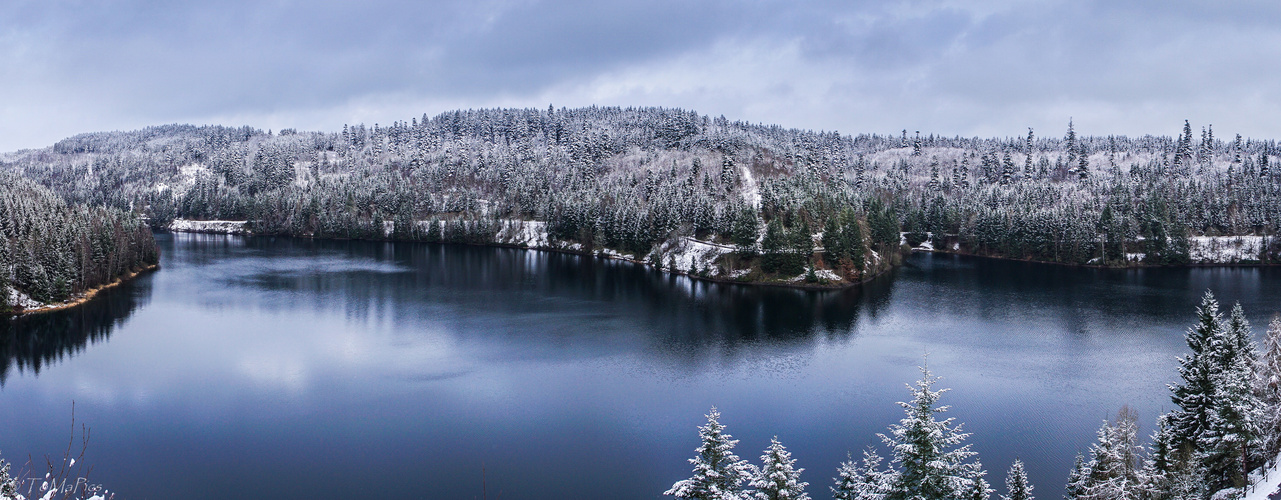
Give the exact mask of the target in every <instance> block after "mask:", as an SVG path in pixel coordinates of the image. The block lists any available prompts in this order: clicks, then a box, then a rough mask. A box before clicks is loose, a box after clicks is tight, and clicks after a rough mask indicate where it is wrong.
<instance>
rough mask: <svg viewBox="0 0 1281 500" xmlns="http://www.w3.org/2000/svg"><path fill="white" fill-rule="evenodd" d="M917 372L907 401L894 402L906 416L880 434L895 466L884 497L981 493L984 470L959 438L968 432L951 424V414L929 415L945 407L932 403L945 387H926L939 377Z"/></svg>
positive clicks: (933, 499) (926, 499) (900, 499)
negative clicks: (888, 431) (934, 388)
mask: <svg viewBox="0 0 1281 500" xmlns="http://www.w3.org/2000/svg"><path fill="white" fill-rule="evenodd" d="M921 374H922V377H921V380H920V381H918V382H917V383H916V386H915V387H912V386H908V390H909V391H911V393H912V401H911V402H900V403H899V405H900V406H902V407H903V409H904V411H905V412H906V413H907V417H906V418H903V419H902V420H900V421H899V423H898V424H895V425H892V426H890V429H889V430H890V434H889V435H885V434H880V437H881V440H882V441H884V442H885V444H886V446H888V447H889V448H890V450H891V452H893V459H892V461H891V463H892V464H895V465H897V466H898V467H899V469H900V471H899V472H898V474H897V475H896V476H895V481H894V483H893V485H892V487H891V488H890V493H889V494H888V495H887V496H886V498H887V499H888V500H909V499H923V500H943V499H958V498H969V497H972V496H974V495H975V494H976V493H982V494H986V492H987V491H988V487H987V483H986V481H984V480H983V478H982V476H983V474H984V473H985V471H983V469H982V467H981V466H980V465H979V464H978V463H977V461H974V462H970V461H969V460H970V459H971V458H973V457H974V456H975V455H976V453H975V452H973V451H970V445H962V444H961V443H963V442H964V441H965V438H966V437H968V436H969V434H966V433H963V432H961V430H960V425H959V424H958V425H956V426H953V424H952V423H953V421H954V419H952V418H947V419H943V420H936V419H935V417H934V416H935V414H936V413H943V412H946V411H947V409H948V407H947V406H938V405H937V403H938V401H939V397H940V396H942V394H943V393H944V392H946V391H947V389H942V390H938V391H934V390H931V389H932V387H933V385H934V384H935V383H936V382H938V380H939V379H938V378H936V377H934V376H933V375H932V374H931V373H930V371H929V370H928V369H926V368H921Z"/></svg>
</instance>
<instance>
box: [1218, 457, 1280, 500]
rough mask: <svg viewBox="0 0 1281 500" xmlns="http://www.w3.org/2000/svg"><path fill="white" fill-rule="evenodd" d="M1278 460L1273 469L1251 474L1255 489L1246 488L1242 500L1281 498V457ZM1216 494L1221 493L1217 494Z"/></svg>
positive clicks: (1272, 499)
mask: <svg viewBox="0 0 1281 500" xmlns="http://www.w3.org/2000/svg"><path fill="white" fill-rule="evenodd" d="M1276 462H1277V465H1273V466H1272V468H1271V469H1269V470H1267V471H1266V472H1264V473H1263V474H1259V471H1255V472H1253V473H1251V474H1250V482H1251V483H1254V486H1253V489H1250V488H1247V489H1246V492H1245V498H1244V499H1242V500H1274V499H1276V498H1281V457H1278V460H1276ZM1230 491H1234V490H1230ZM1219 493H1223V492H1219ZM1215 496H1216V497H1217V496H1219V495H1218V494H1215Z"/></svg>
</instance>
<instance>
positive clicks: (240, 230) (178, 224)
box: [169, 219, 250, 234]
mask: <svg viewBox="0 0 1281 500" xmlns="http://www.w3.org/2000/svg"><path fill="white" fill-rule="evenodd" d="M247 223H248V221H243V220H187V219H174V221H173V222H171V223H169V230H170V231H174V232H178V233H219V234H249V233H250V231H249V229H248V228H246V227H245V225H246V224H247Z"/></svg>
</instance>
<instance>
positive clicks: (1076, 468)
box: [1063, 453, 1090, 500]
mask: <svg viewBox="0 0 1281 500" xmlns="http://www.w3.org/2000/svg"><path fill="white" fill-rule="evenodd" d="M1089 483H1090V464H1089V463H1088V462H1086V461H1085V458H1084V457H1082V456H1081V454H1080V453H1077V454H1076V462H1074V463H1073V464H1072V472H1071V473H1070V474H1068V483H1067V491H1066V493H1065V494H1064V495H1063V498H1064V500H1079V499H1082V498H1085V492H1086V488H1088V487H1089Z"/></svg>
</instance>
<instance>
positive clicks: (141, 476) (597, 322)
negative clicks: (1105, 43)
mask: <svg viewBox="0 0 1281 500" xmlns="http://www.w3.org/2000/svg"><path fill="white" fill-rule="evenodd" d="M157 239H158V242H159V243H160V245H161V251H162V260H161V266H162V267H161V269H160V270H159V271H157V272H154V273H150V274H147V275H145V276H143V277H141V278H139V279H136V280H134V281H132V282H129V283H127V284H124V285H122V286H119V287H116V288H112V289H110V290H108V291H106V292H104V293H102V294H101V295H100V296H99V297H97V298H95V299H94V300H93V301H91V302H89V303H88V304H86V305H85V306H83V307H80V308H76V309H72V310H67V311H61V312H55V313H47V314H41V315H35V316H30V317H25V318H19V319H16V320H11V321H9V323H8V325H7V330H6V331H4V332H0V335H2V337H0V370H2V372H0V373H2V374H3V375H0V377H2V378H0V380H2V381H3V386H2V388H0V456H3V457H4V458H6V459H8V460H10V461H13V462H16V463H17V464H22V463H23V462H26V461H27V457H28V455H30V456H31V457H33V458H34V459H35V462H36V463H39V464H43V463H44V459H43V457H44V456H45V455H49V456H51V457H55V459H56V458H57V457H60V456H61V455H62V452H63V450H65V449H66V447H67V442H68V439H69V438H70V437H71V427H70V424H71V406H72V401H74V402H75V417H76V422H77V426H79V425H80V424H81V423H83V424H85V425H87V426H88V427H89V428H90V429H91V439H90V442H89V447H88V452H87V453H86V455H85V458H84V459H83V460H82V464H83V463H87V464H91V465H92V466H93V471H92V473H91V474H90V480H91V482H96V483H102V484H104V485H106V486H107V487H108V488H109V489H110V490H112V491H114V492H117V493H118V494H120V495H122V496H123V497H124V498H129V499H147V498H152V499H156V498H297V497H313V496H314V497H324V498H332V497H342V496H348V497H358V498H370V497H380V496H385V497H388V498H482V496H485V497H487V498H658V497H660V496H661V493H662V492H663V491H664V490H666V489H667V488H668V487H670V486H671V484H672V483H673V482H675V481H677V480H680V479H683V478H686V477H688V475H689V473H690V465H689V464H688V462H687V459H689V458H690V457H692V456H693V455H694V449H695V448H696V447H697V446H698V444H699V443H698V437H697V431H696V427H697V426H698V425H701V424H703V423H704V422H705V419H704V417H703V415H704V414H705V413H707V411H708V409H709V408H711V407H712V406H713V405H715V406H716V407H717V408H718V409H719V410H720V411H721V413H722V420H721V421H722V423H724V424H725V425H726V426H727V431H728V432H729V433H730V434H733V435H734V437H735V438H737V439H740V440H741V441H740V443H739V445H738V447H737V449H736V451H737V453H738V454H739V456H742V457H744V458H749V459H751V460H752V461H753V462H758V461H759V456H760V455H761V453H762V451H763V450H764V449H765V447H766V446H767V445H768V444H769V440H770V438H771V437H772V436H775V435H777V436H778V437H779V439H780V441H782V443H783V444H784V445H786V446H787V447H788V448H789V449H790V450H791V451H792V453H793V455H794V457H795V458H796V459H797V460H798V463H797V465H798V466H799V467H804V468H805V469H806V470H805V472H804V473H803V475H802V477H803V479H804V480H806V481H808V482H809V483H810V486H809V489H808V491H809V492H810V494H811V495H812V496H814V497H815V498H830V495H829V493H828V486H830V485H831V484H832V478H833V477H834V476H835V472H836V467H837V465H838V463H839V462H840V461H841V460H844V459H845V457H846V454H847V453H852V454H853V455H854V456H855V457H857V456H859V454H860V453H861V450H863V449H864V448H865V447H866V446H868V445H879V444H880V442H879V439H878V438H877V437H876V433H878V432H885V429H886V426H888V425H889V424H891V423H894V422H896V421H897V420H898V419H899V418H902V416H903V413H902V410H901V409H900V408H899V407H898V406H897V405H896V404H895V402H896V401H904V400H906V399H908V398H909V395H908V392H907V389H906V388H905V386H904V384H906V383H908V382H912V381H914V380H916V379H918V378H919V376H920V374H919V371H918V369H917V367H918V366H919V365H922V364H925V363H928V365H929V368H930V369H931V370H932V371H933V372H934V373H935V374H936V375H939V376H941V377H943V379H942V381H941V382H940V384H939V386H942V387H949V388H951V391H950V392H948V393H947V394H945V395H944V397H943V400H942V403H944V404H948V405H951V407H952V410H951V411H950V412H949V413H948V414H947V415H948V416H953V417H956V418H957V420H958V421H959V422H963V423H964V430H965V431H967V432H971V433H972V435H971V437H970V439H969V441H968V442H970V443H972V444H973V449H974V450H975V451H977V452H979V454H980V455H979V456H980V458H981V459H982V461H983V464H984V465H985V466H986V468H987V469H988V471H989V475H988V479H989V481H990V482H991V483H992V484H993V485H994V486H995V487H996V488H997V490H998V492H1004V486H1003V484H1004V483H1003V481H1004V477H1005V471H1006V469H1008V467H1009V465H1010V463H1011V462H1012V461H1013V460H1014V459H1015V458H1016V457H1017V458H1021V459H1023V460H1024V461H1025V462H1026V463H1027V466H1028V470H1029V474H1030V477H1031V479H1032V481H1033V483H1034V484H1035V485H1036V487H1037V490H1036V494H1037V496H1038V497H1043V498H1055V497H1057V496H1059V495H1060V494H1061V492H1062V489H1063V483H1064V482H1065V481H1066V478H1067V474H1068V470H1069V468H1070V466H1071V463H1072V460H1073V458H1074V456H1075V455H1076V453H1077V452H1078V451H1085V450H1086V449H1087V448H1088V446H1089V445H1090V444H1091V443H1092V442H1093V440H1094V435H1095V431H1096V430H1097V429H1098V427H1099V425H1100V423H1101V422H1102V420H1103V419H1105V418H1110V417H1112V416H1113V415H1115V414H1116V412H1117V410H1118V409H1120V407H1121V406H1122V405H1125V404H1128V405H1130V407H1131V408H1133V409H1134V410H1136V413H1137V414H1138V415H1139V418H1140V424H1141V426H1142V428H1141V433H1142V434H1143V435H1144V436H1147V435H1148V434H1149V433H1150V432H1151V430H1152V425H1153V422H1154V421H1155V418H1156V416H1157V415H1158V413H1159V412H1161V411H1165V410H1168V409H1170V407H1171V403H1170V400H1169V395H1168V391H1167V389H1166V384H1167V383H1170V382H1173V381H1174V380H1175V378H1176V377H1177V374H1176V365H1177V363H1176V361H1175V356H1178V355H1181V354H1183V353H1184V352H1185V351H1186V347H1185V345H1184V343H1183V332H1184V330H1185V329H1186V328H1187V327H1188V326H1189V325H1191V324H1192V323H1193V321H1194V312H1193V309H1194V307H1195V306H1196V305H1197V304H1198V303H1199V301H1200V297H1201V295H1202V294H1203V293H1204V292H1205V291H1206V290H1207V289H1211V290H1213V291H1214V292H1215V294H1216V295H1218V297H1219V299H1220V301H1221V302H1222V303H1223V304H1224V310H1225V312H1226V310H1227V309H1228V308H1229V307H1230V305H1231V303H1232V302H1234V301H1240V302H1241V303H1242V304H1243V305H1244V306H1245V307H1246V312H1247V313H1248V315H1249V316H1250V320H1251V321H1252V322H1253V324H1254V326H1255V330H1256V336H1259V335H1261V334H1262V330H1263V328H1264V327H1266V323H1267V321H1268V319H1269V318H1270V317H1271V315H1272V314H1273V313H1274V312H1276V311H1277V310H1278V308H1279V307H1281V303H1278V302H1277V298H1279V297H1281V269H1277V268H1195V269H1138V270H1133V269H1132V270H1100V269H1081V268H1072V267H1062V266H1051V265H1038V264H1028V263H1021V262H1011V261H1000V260H989V259H979V258H968V257H959V256H950V255H931V254H916V255H913V256H912V257H911V258H909V259H908V260H907V264H906V265H905V266H904V267H902V268H900V269H898V270H896V271H894V272H893V273H891V274H889V275H886V276H883V277H881V278H878V279H877V280H875V281H873V282H872V283H869V284H867V285H865V286H862V287H857V288H853V289H849V290H841V291H800V290H791V289H783V288H764V287H747V286H735V285H722V284H714V283H706V282H698V281H692V280H689V279H687V278H684V277H675V276H670V275H667V274H665V273H662V272H658V271H655V270H652V269H647V268H645V267H642V266H638V265H634V264H630V263H625V262H619V261H609V260H599V259H592V258H584V257H578V256H573V255H565V254H556V253H547V252H537V251H525V250H517V249H506V248H486V247H467V246H447V245H428V244H410V243H377V242H358V241H312V240H301V239H290V238H269V237H252V238H246V237H238V236H224V235H201V234H158V235H157ZM77 448H78V446H77ZM880 451H881V452H882V453H883V454H884V453H885V450H884V447H883V446H880ZM39 471H40V474H43V472H44V471H43V468H40V469H39Z"/></svg>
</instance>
